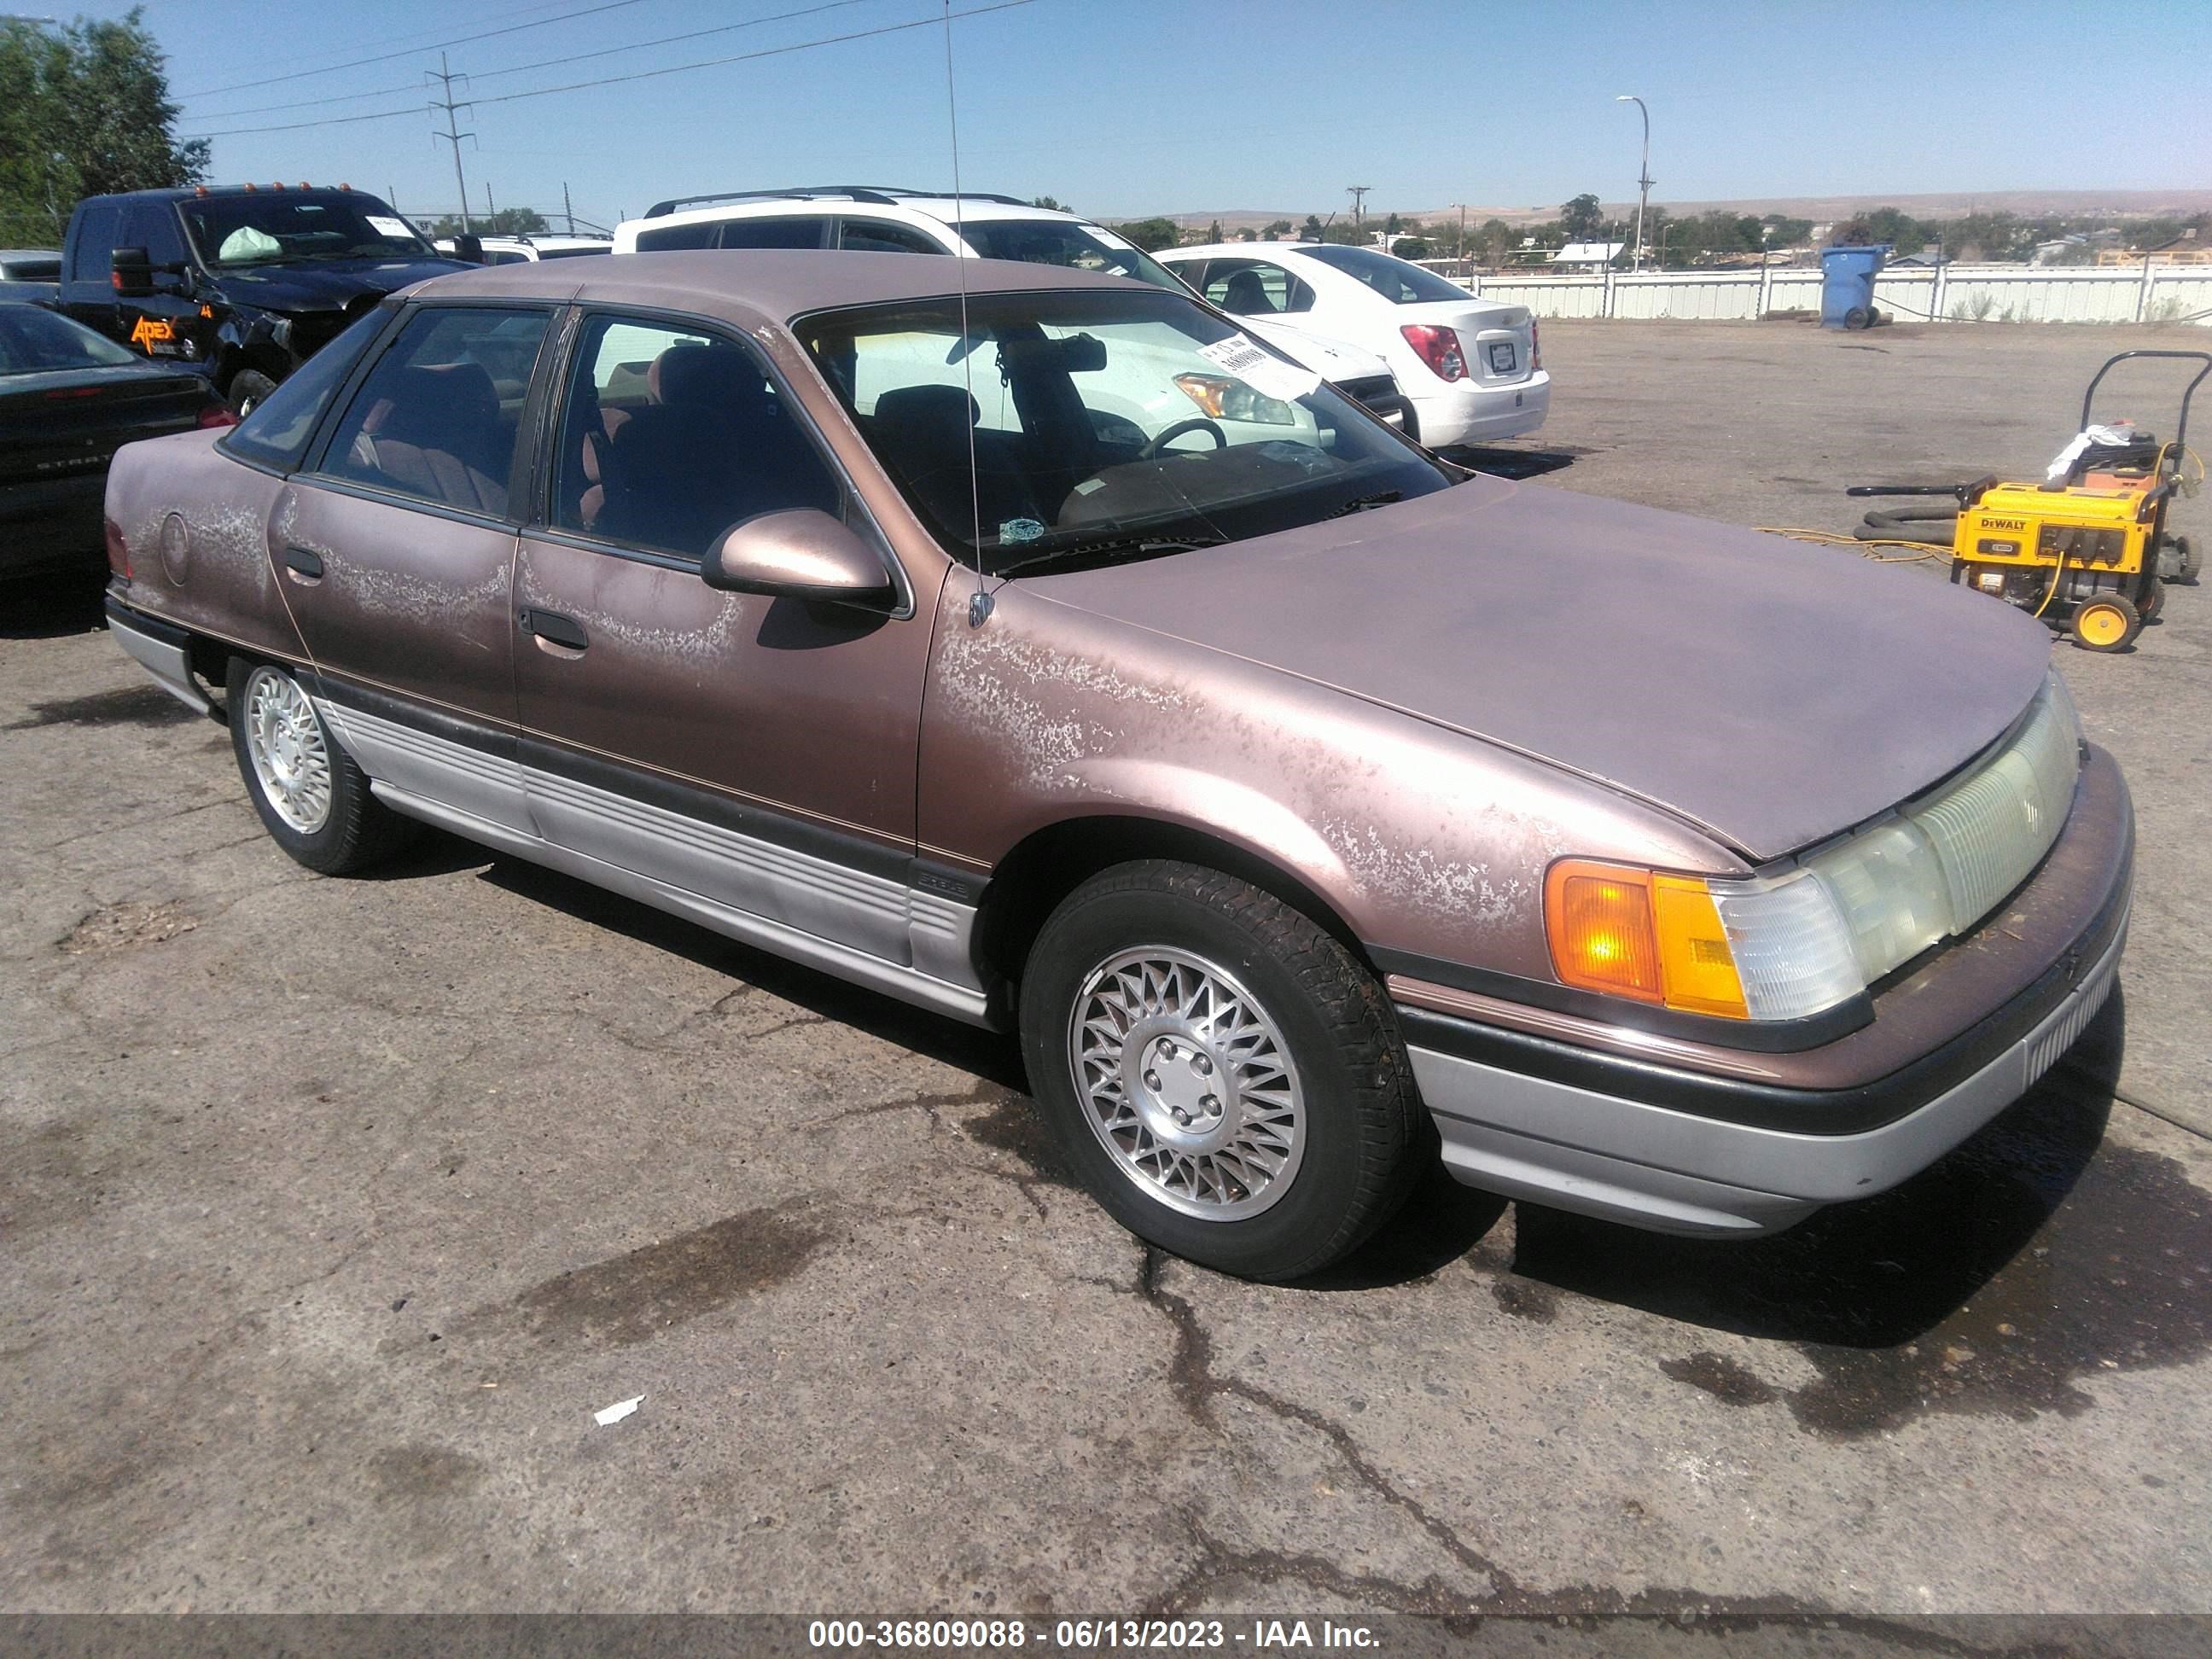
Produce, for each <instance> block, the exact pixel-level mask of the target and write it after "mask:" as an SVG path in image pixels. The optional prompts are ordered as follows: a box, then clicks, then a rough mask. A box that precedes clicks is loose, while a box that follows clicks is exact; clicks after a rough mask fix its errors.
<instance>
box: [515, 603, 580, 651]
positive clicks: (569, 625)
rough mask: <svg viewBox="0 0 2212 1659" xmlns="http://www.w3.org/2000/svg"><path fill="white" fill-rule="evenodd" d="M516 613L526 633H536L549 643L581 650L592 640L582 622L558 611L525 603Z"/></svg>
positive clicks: (572, 649) (568, 648) (570, 649)
mask: <svg viewBox="0 0 2212 1659" xmlns="http://www.w3.org/2000/svg"><path fill="white" fill-rule="evenodd" d="M516 614H517V619H518V620H519V621H520V623H521V624H522V631H523V632H524V633H526V634H534V635H537V636H538V638H539V639H541V640H543V641H545V643H546V644H548V645H557V646H561V647H563V648H564V649H567V650H569V651H581V650H582V649H584V647H586V646H587V645H589V644H590V643H591V642H592V641H591V636H590V635H587V634H586V633H585V632H584V628H583V624H582V623H579V622H578V621H577V620H576V619H575V618H574V617H564V616H562V614H561V613H560V612H559V611H538V610H535V609H533V608H532V607H531V606H528V605H525V606H524V607H523V608H522V609H521V611H519V612H517V613H516Z"/></svg>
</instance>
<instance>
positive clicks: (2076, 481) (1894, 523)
mask: <svg viewBox="0 0 2212 1659" xmlns="http://www.w3.org/2000/svg"><path fill="white" fill-rule="evenodd" d="M2134 357H2172V358H2181V359H2185V360H2188V361H2192V362H2197V363H2200V364H2201V365H2202V367H2201V368H2198V370H2197V374H2196V376H2195V377H2194V378H2193V379H2192V380H2191V381H2190V382H2189V385H2188V387H2187V388H2186V389H2185V391H2184V392H2182V394H2181V412H2180V416H2179V419H2178V420H2177V421H2176V422H2175V423H2174V429H2173V436H2172V440H2171V441H2167V442H2165V443H2160V441H2158V439H2157V438H2155V437H2154V436H2152V435H2149V434H2147V433H2140V432H2138V431H2137V430H2136V428H2134V427H2133V426H2132V425H2128V424H2124V423H2123V424H2118V425H2113V426H2095V425H2093V424H2092V423H2091V422H2090V418H2089V416H2090V412H2091V410H2092V408H2093V405H2094V404H2095V401H2096V397H2097V387H2098V385H2099V383H2100V382H2101V381H2102V380H2104V378H2105V376H2106V374H2109V373H2111V372H2112V368H2113V365H2114V364H2117V363H2122V362H2127V361H2128V360H2129V359H2130V358H2134ZM2207 375H2212V352H2204V351H2123V352H2121V353H2120V354H2119V355H2118V356H2115V357H2112V358H2111V359H2110V360H2108V361H2107V362H2106V364H2105V366H2104V368H2100V369H2099V370H2098V371H2097V373H2096V376H2095V378H2094V379H2093V380H2091V381H2090V382H2089V389H2088V391H2087V392H2085V393H2084V394H2083V395H2082V398H2081V429H2080V432H2079V434H2078V435H2076V436H2075V438H2074V440H2073V441H2071V442H2069V444H2068V445H2067V446H2066V447H2065V448H2064V449H2063V450H2061V451H2060V452H2059V453H2058V455H2057V459H2054V460H2053V461H2052V462H2051V469H2050V471H2049V472H2048V473H2047V474H2046V475H2045V477H2044V478H2043V480H2042V481H2041V482H2040V483H2007V482H2004V481H2002V480H2000V479H1998V478H1996V477H1986V478H1978V479H1976V480H1975V481H1974V482H1973V483H1962V484H1857V485H1854V486H1853V487H1852V488H1851V489H1850V490H1849V491H1847V492H1846V493H1847V494H1850V495H1930V496H1933V495H1949V496H1951V497H1953V498H1954V500H1955V501H1956V503H1957V505H1956V507H1947V508H1942V509H1936V510H1929V509H1920V510H1913V509H1901V510H1893V511H1887V512H1883V511H1876V512H1870V513H1868V514H1867V522H1866V524H1865V525H1863V526H1861V527H1860V529H1859V531H1858V532H1857V534H1858V535H1859V537H1860V538H1861V539H1862V540H1875V539H1885V538H1895V539H1901V540H1907V541H1916V542H1923V543H1927V544H1932V545H1936V546H1941V545H1942V539H1941V538H1940V533H1939V532H1938V530H1937V526H1940V525H1941V524H1942V521H1944V520H1949V532H1950V534H1949V543H1950V548H1951V580H1953V581H1954V582H1964V583H1966V585H1967V586H1970V587H1972V588H1974V589H1975V590H1976V591H1977V592H1983V593H1988V594H1990V595H1992V596H1993V597H1995V598H1997V599H2002V600H2004V601H2005V602H2006V603H2007V604H2008V605H2017V606H2019V607H2020V608H2021V610H2023V611H2028V612H2030V613H2031V614H2032V615H2034V616H2037V617H2042V618H2043V619H2044V620H2045V622H2047V623H2050V624H2051V626H2052V627H2054V628H2065V629H2069V630H2070V631H2071V632H2072V634H2073V635H2074V641H2075V644H2077V645H2079V646H2081V647H2082V648H2084V649H2085V650H2089V651H2119V650H2123V649H2124V648H2125V647H2127V646H2128V645H2129V644H2130V643H2131V642H2132V641H2134V639H2135V637H2136V635H2137V634H2138V633H2140V632H2141V631H2142V626H2143V624H2144V623H2147V622H2148V621H2150V620H2151V619H2152V618H2153V617H2156V616H2157V615H2158V613H2159V611H2160V609H2161V608H2162V607H2163V606H2164V605H2165V603H2166V584H2167V583H2168V582H2175V583H2180V584H2184V585H2193V584H2194V583H2195V582H2196V580H2197V571H2198V569H2199V568H2201V566H2202V563H2203V556H2202V554H2201V553H2200V552H2199V551H2198V550H2197V549H2196V548H2194V547H2193V546H2191V543H2190V540H2189V538H2187V537H2186V536H2168V535H2167V533H2166V508H2167V507H2168V506H2169V505H2170V504H2171V503H2172V500H2173V498H2174V496H2175V495H2176V494H2177V493H2183V494H2194V493H2195V491H2196V486H2197V483H2198V481H2199V480H2201V478H2202V477H2203V464H2202V463H2201V462H2198V461H2197V459H2196V458H2195V457H2194V456H2193V455H2191V453H2190V451H2189V448H2188V444H2187V440H2188V436H2189V404H2190V399H2191V398H2193V397H2194V396H2195V395H2196V392H2197V386H2199V385H2201V384H2202V383H2203V380H2204V379H2205V377H2206V376H2207ZM2192 467H2193V468H2194V471H2193V472H2192V471H2191V468H2192ZM1954 514H1955V516H1954Z"/></svg>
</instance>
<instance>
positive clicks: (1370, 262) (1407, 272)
mask: <svg viewBox="0 0 2212 1659" xmlns="http://www.w3.org/2000/svg"><path fill="white" fill-rule="evenodd" d="M1298 252H1300V253H1303V254H1304V255H1305V257H1306V258H1309V259H1318V260H1319V261H1320V262H1321V263H1322V264H1325V265H1328V266H1330V267H1332V268H1334V269H1335V270H1340V271H1342V272H1343V273H1344V274H1345V275H1346V276H1356V277H1358V279H1359V280H1360V281H1361V282H1363V283H1366V284H1367V286H1368V287H1370V288H1371V289H1374V290H1375V291H1376V293H1377V294H1379V295H1382V296H1383V298H1384V299H1386V300H1388V301H1389V302H1390V303H1391V304H1392V305H1395V306H1411V305H1419V304H1421V303H1422V302H1423V301H1429V300H1464V299H1466V298H1467V297H1468V292H1467V290H1466V289H1463V288H1461V287H1459V286H1458V285H1457V284H1456V283H1448V282H1446V281H1445V280H1444V279H1443V277H1441V276H1437V274H1436V272H1434V271H1433V270H1422V269H1421V268H1420V266H1419V265H1417V264H1412V263H1410V262H1408V261H1407V260H1404V259H1398V258H1392V257H1391V256H1390V255H1389V254H1387V253H1377V252H1376V251H1375V250H1374V249H1373V248H1370V247H1335V246H1322V247H1302V248H1300V249H1299V250H1298Z"/></svg>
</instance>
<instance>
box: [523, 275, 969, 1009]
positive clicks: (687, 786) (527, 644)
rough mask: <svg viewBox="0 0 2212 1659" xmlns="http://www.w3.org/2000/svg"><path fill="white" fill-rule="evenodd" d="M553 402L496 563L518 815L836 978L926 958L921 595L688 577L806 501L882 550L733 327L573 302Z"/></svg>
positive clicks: (652, 892)
mask: <svg viewBox="0 0 2212 1659" xmlns="http://www.w3.org/2000/svg"><path fill="white" fill-rule="evenodd" d="M564 398H565V401H564V404H563V408H562V416H561V422H560V425H559V427H558V428H557V429H556V430H557V437H556V449H555V453H554V455H553V456H552V457H551V465H550V466H549V467H548V468H547V469H546V471H548V472H549V474H550V491H549V499H548V501H546V503H545V504H544V521H543V522H542V524H540V525H539V526H537V527H534V528H532V529H529V530H526V532H525V533H524V535H523V538H522V544H521V554H520V563H519V565H518V568H517V571H516V578H515V608H516V611H517V615H518V617H519V618H520V629H521V632H520V635H519V638H520V647H519V649H518V651H517V653H516V657H515V684H516V690H517V693H518V697H519V704H520V720H521V728H522V746H521V759H522V763H523V775H524V780H525V784H526V788H527V790H528V793H529V799H530V806H531V811H532V814H533V815H534V817H536V820H537V823H538V829H539V831H540V833H542V834H543V835H544V836H545V837H546V838H547V839H548V840H549V841H551V842H555V843H556V844H557V845H559V846H562V847H563V848H568V849H569V850H570V851H571V852H572V853H574V854H580V855H582V856H583V857H586V858H588V859H591V860H595V861H597V862H599V863H600V864H603V865H611V866H615V867H617V868H618V869H621V870H624V871H628V872H631V873H632V874H633V875H635V876H636V877H638V878H641V882H642V884H644V885H643V890H644V891H645V892H646V895H647V896H653V897H656V898H658V899H659V900H660V901H661V902H671V898H672V896H695V897H696V898H697V899H699V900H703V901H705V902H706V908H702V907H699V906H696V905H691V904H690V903H689V902H688V901H686V902H676V903H675V908H692V909H694V910H696V911H699V913H701V914H703V915H707V916H708V919H709V920H712V921H716V922H717V923H718V925H721V926H724V927H726V928H728V929H729V930H730V931H734V932H738V933H746V932H748V931H749V930H750V933H751V934H752V936H754V937H757V938H760V939H763V941H764V942H768V943H771V944H773V945H775V946H776V947H777V948H779V949H782V950H784V951H787V952H789V953H791V954H794V955H798V956H800V957H803V958H811V959H813V960H816V961H823V960H824V959H825V957H829V958H830V959H832V960H834V962H835V963H836V965H837V966H838V967H839V968H840V969H841V970H842V971H845V972H847V973H848V974H851V975H853V976H854V977H859V978H862V979H864V980H872V981H873V982H877V983H879V984H884V983H886V982H887V981H885V979H884V976H883V975H881V974H878V973H872V972H870V971H866V969H870V968H872V967H876V966H884V965H887V966H888V967H889V968H890V969H892V970H895V972H896V973H897V974H911V973H913V972H915V971H921V972H923V973H929V972H932V971H933V970H934V969H936V968H938V967H939V966H942V965H943V964H940V963H936V962H935V960H934V959H933V957H932V954H931V952H932V951H933V948H934V947H933V945H932V943H931V942H930V939H923V940H922V942H921V944H920V945H916V943H915V937H916V935H915V933H914V932H913V929H912V927H911V926H910V924H911V923H912V922H913V921H914V914H913V913H914V908H915V907H914V905H913V903H912V900H913V894H912V892H911V890H910V887H909V884H908V876H909V873H910V862H911V860H912V857H913V854H914V850H915V848H914V814H915V805H914V785H915V742H916V737H917V732H918V728H919V725H920V717H921V686H922V676H923V671H924V666H925V663H926V659H927V653H928V649H929V628H930V622H929V617H930V614H931V606H930V605H929V604H927V603H925V604H924V605H922V606H921V610H920V613H919V614H915V606H914V605H912V604H911V603H910V602H909V603H908V604H907V605H905V606H904V607H903V611H904V613H905V614H903V615H902V616H900V617H884V616H880V615H872V614H867V613H864V612H862V611H855V610H848V609H842V608H839V607H836V606H833V605H809V604H806V603H804V602H802V601H800V600H797V599H769V598H766V597H761V596H757V595H750V594H738V593H724V592H716V591H714V589H711V588H709V587H708V586H707V585H706V584H705V583H704V582H702V580H700V578H699V563H700V560H701V557H702V555H704V554H705V552H706V551H707V550H708V547H709V546H710V545H711V544H713V542H714V540H715V539H716V538H718V537H719V536H720V533H721V532H722V531H724V530H725V529H726V528H727V527H728V526H731V525H732V524H734V523H737V522H738V521H739V520H743V519H745V518H747V517H750V516H751V515H752V514H754V513H764V512H769V511H775V510H778V509H785V508H795V507H811V508H818V509H820V510H823V511H826V512H829V513H836V514H838V515H840V516H842V517H843V518H844V520H846V522H847V523H848V524H849V525H851V526H853V527H854V529H855V530H856V531H857V532H859V533H860V534H861V535H863V536H864V537H866V538H870V539H872V540H878V545H880V541H879V539H878V538H877V537H876V532H875V531H874V528H873V526H872V525H871V524H870V523H869V522H868V521H867V520H866V517H865V515H864V514H863V513H862V512H861V510H860V507H858V505H857V503H856V502H855V501H854V499H853V497H852V495H851V492H850V491H849V490H848V489H847V488H846V487H845V485H844V483H843V482H842V476H841V474H840V473H839V472H838V471H837V470H836V465H835V463H834V462H833V461H831V460H829V459H826V456H825V452H824V451H823V448H822V447H821V446H820V443H819V441H818V439H817V438H816V437H815V436H814V435H813V434H812V433H811V429H810V428H808V426H807V424H806V422H805V418H804V416H802V415H801V414H800V413H799V410H798V408H797V405H796V404H795V401H794V400H793V398H791V397H790V395H789V394H788V393H787V392H784V391H782V390H781V388H780V386H779V385H778V383H777V381H776V380H775V379H774V378H773V377H772V376H771V375H770V374H769V373H768V372H767V370H766V368H765V367H764V365H763V362H762V360H761V358H760V357H759V356H757V354H756V353H755V351H754V350H753V349H751V347H750V346H749V345H748V344H747V343H744V341H743V340H742V339H740V338H738V337H736V336H735V335H733V334H727V335H726V334H724V333H722V332H720V331H718V330H714V329H710V328H707V327H705V326H702V325H694V324H690V323H686V322H681V321H675V320H667V319H655V318H653V317H649V316H645V315H629V314H623V313H595V314H587V315H586V318H585V319H584V320H583V322H582V325H581V326H580V328H579V330H578V331H577V333H576V336H575V344H574V348H573V349H572V351H571V353H570V356H569V367H568V372H567V375H566V388H565V393H564ZM884 558H885V562H886V565H887V567H888V568H890V569H891V570H892V571H893V573H894V575H895V580H896V581H897V582H899V583H900V584H901V585H903V584H904V582H905V580H906V579H905V577H904V575H903V574H902V573H901V572H899V571H898V568H897V566H896V562H894V561H893V560H892V559H891V556H890V553H889V551H888V550H885V553H884ZM934 597H935V596H934V595H933V594H932V595H929V596H927V598H928V599H929V600H931V601H933V599H934ZM732 915H736V916H738V917H740V918H743V919H744V924H743V925H741V926H735V927H733V926H732V924H731V920H730V919H731V917H732ZM924 931H925V932H926V931H927V930H926V929H925V930H924ZM932 937H934V936H932ZM947 971H950V972H953V973H954V976H956V977H957V975H958V973H959V972H962V971H964V963H957V964H955V965H954V968H953V969H948V970H947ZM890 988H896V987H895V986H894V987H890ZM912 988H913V987H911V986H908V987H907V990H908V993H909V994H911V992H912Z"/></svg>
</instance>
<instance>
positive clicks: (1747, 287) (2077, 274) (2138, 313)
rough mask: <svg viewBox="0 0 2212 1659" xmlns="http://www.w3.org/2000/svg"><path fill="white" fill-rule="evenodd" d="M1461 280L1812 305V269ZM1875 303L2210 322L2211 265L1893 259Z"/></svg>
mask: <svg viewBox="0 0 2212 1659" xmlns="http://www.w3.org/2000/svg"><path fill="white" fill-rule="evenodd" d="M1464 286H1466V287H1467V288H1468V289H1471V290H1473V291H1474V293H1476V294H1479V295H1481V296H1482V297H1483V298H1484V299H1486V300H1502V301H1505V302H1507V303H1508V304H1510V305H1524V306H1527V307H1528V309H1529V310H1530V311H1532V312H1534V313H1535V314H1536V315H1537V316H1539V317H1630V318H1636V317H1643V318H1658V317H1664V318H1673V319H1679V320H1684V321H1698V322H1703V321H1727V320H1731V319H1750V318H1755V317H1760V316H1764V315H1765V313H1768V312H1770V311H1818V310H1819V309H1820V272H1819V271H1818V270H1806V269H1803V268H1802V267H1798V266H1794V265H1787V266H1775V267H1773V268H1771V269H1769V270H1663V271H1661V270H1653V271H1642V272H1638V273H1637V274H1635V275H1629V274H1627V273H1625V272H1607V273H1605V274H1603V275H1600V276H1548V275H1543V274H1539V273H1535V272H1523V271H1517V270H1515V271H1501V272H1499V273H1498V274H1496V275H1493V276H1481V275H1477V276H1472V277H1468V278H1466V279H1465V280H1464ZM1874 302H1875V307H1876V308H1877V309H1879V310H1881V311H1884V312H1887V313H1892V314H1893V315H1894V316H1895V317H1896V318H1897V319H1899V320H1900V321H1905V322H1914V321H1920V320H1923V319H1924V320H1930V321H1941V322H1991V323H2000V322H2002V323H2177V322H2190V323H2212V270H2208V269H2207V268H2205V267H2203V266H2201V265H2200V266H2188V265H2180V266H2176V265H2154V266H2152V267H2150V269H2149V270H2144V269H2143V268H2142V267H2141V266H2136V267H2134V268H2132V269H2130V268H2125V267H2115V266H2110V265H2102V266H2096V267H2081V266H2057V267H2053V266H2048V265H2044V266H2035V265H1966V264H1949V265H1944V266H1942V267H1940V268H1938V269H1936V270H1928V269H1925V268H1923V267H1918V266H1912V265H1906V266H1903V267H1893V268H1892V269H1890V270H1885V271H1883V272H1882V273H1881V276H1878V277H1876V278H1875V289H1874Z"/></svg>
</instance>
